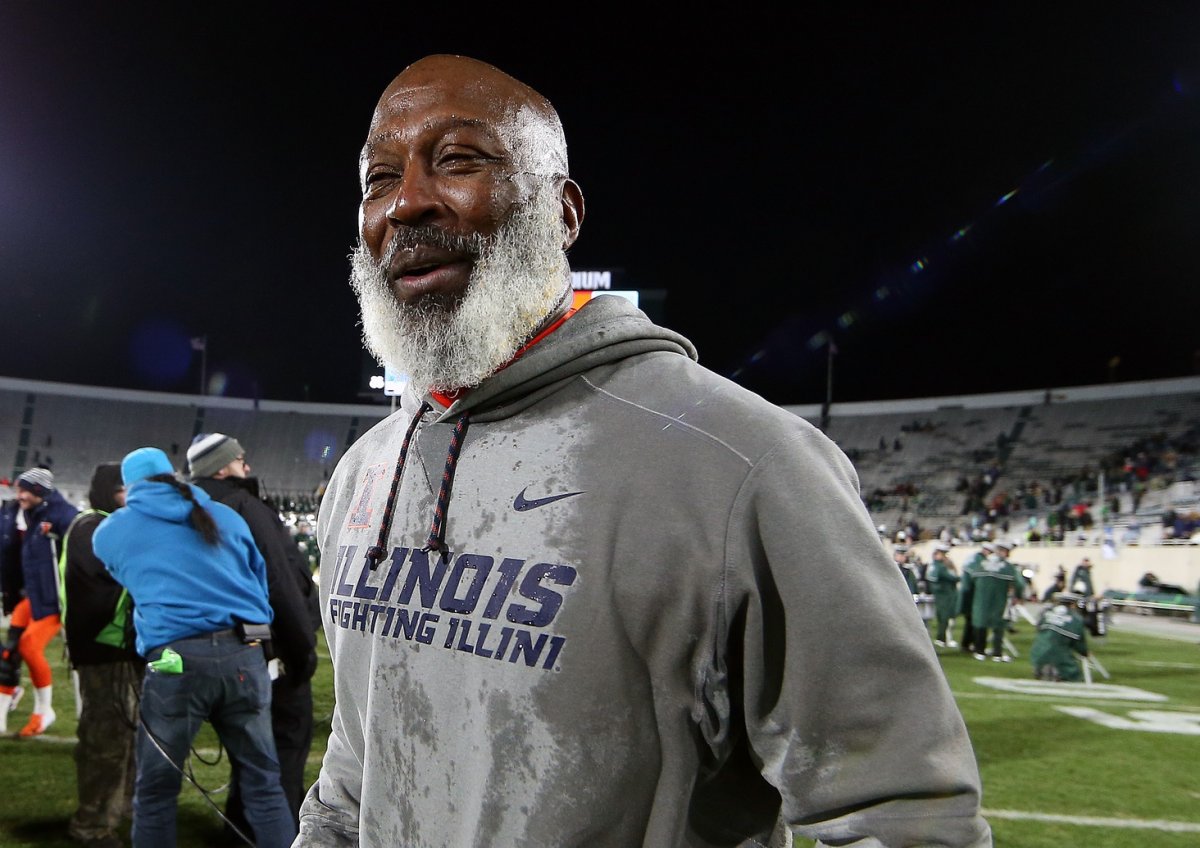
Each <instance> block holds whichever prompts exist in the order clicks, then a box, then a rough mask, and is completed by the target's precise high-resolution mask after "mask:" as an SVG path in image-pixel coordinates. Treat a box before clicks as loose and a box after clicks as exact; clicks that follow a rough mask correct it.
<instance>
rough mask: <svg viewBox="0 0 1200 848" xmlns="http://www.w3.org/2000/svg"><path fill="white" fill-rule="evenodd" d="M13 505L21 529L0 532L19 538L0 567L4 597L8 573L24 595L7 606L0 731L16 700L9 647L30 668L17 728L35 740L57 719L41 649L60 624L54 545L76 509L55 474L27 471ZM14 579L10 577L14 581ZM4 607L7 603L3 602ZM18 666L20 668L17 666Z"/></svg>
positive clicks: (57, 542)
mask: <svg viewBox="0 0 1200 848" xmlns="http://www.w3.org/2000/svg"><path fill="white" fill-rule="evenodd" d="M17 503H18V504H19V505H20V508H21V509H20V516H19V519H18V516H16V515H13V516H11V520H12V521H14V522H16V521H18V520H19V521H21V522H23V524H24V529H17V530H15V531H13V530H8V529H5V530H3V531H0V537H4V538H13V537H14V536H15V535H19V536H20V538H21V542H20V544H19V545H10V546H9V548H8V549H7V550H5V551H4V556H5V558H6V562H5V563H4V565H3V566H2V570H3V572H4V574H5V575H6V577H5V586H6V588H5V593H6V595H7V594H8V592H9V589H8V588H7V586H8V585H9V584H10V579H9V577H8V575H15V574H16V573H17V572H18V571H19V573H20V575H21V576H20V580H21V583H22V586H23V593H24V596H23V597H21V598H20V599H19V600H18V601H16V603H15V604H14V606H13V607H12V618H11V619H10V621H9V629H8V643H7V644H6V646H5V648H4V657H3V659H0V662H3V664H4V670H3V672H0V674H3V676H2V677H0V730H7V723H8V712H9V707H10V705H11V704H12V703H13V701H14V700H15V698H16V697H17V696H18V693H17V686H18V681H17V680H16V674H15V672H12V671H10V669H11V668H12V666H13V665H14V664H15V656H14V652H13V648H14V646H15V649H16V654H17V655H19V656H20V658H21V660H23V661H24V662H25V665H27V666H28V667H29V679H30V680H31V681H32V682H33V687H34V688H33V699H34V700H33V713H32V714H31V715H30V716H29V721H28V723H27V724H26V725H25V726H24V727H23V728H21V732H20V735H21V736H39V735H41V734H42V733H45V732H46V729H47V728H49V727H50V725H52V724H53V723H54V719H55V717H56V715H55V712H54V705H53V703H52V698H51V695H52V693H53V685H52V684H53V675H52V674H51V671H50V663H49V662H47V661H46V646H47V645H48V644H50V640H51V639H53V638H54V636H55V634H56V633H58V631H59V629H60V627H61V626H62V623H61V619H60V618H59V614H58V613H59V609H58V577H57V575H58V544H59V541H60V540H61V539H62V538H63V536H64V535H66V532H67V528H68V527H69V526H70V524H71V520H72V519H73V518H74V517H75V515H76V513H78V512H79V510H77V509H75V507H73V506H71V505H70V504H69V503H67V501H66V499H65V498H63V496H62V494H60V493H59V492H58V491H56V490H55V488H54V475H53V474H51V473H50V471H49V470H48V469H45V468H31V469H29V470H28V471H26V472H25V473H23V474H22V475H21V476H20V477H18V478H17ZM14 579H15V578H14ZM5 608H6V609H7V608H8V602H7V600H6V602H5ZM18 667H19V666H18Z"/></svg>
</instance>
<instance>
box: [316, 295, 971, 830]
mask: <svg viewBox="0 0 1200 848" xmlns="http://www.w3.org/2000/svg"><path fill="white" fill-rule="evenodd" d="M695 359H696V354H695V350H694V349H693V347H692V345H691V344H690V343H689V342H688V341H687V340H686V339H684V338H683V337H681V336H679V335H677V334H676V333H673V332H671V331H670V330H667V329H664V328H662V327H658V326H655V325H654V324H652V323H651V322H650V321H649V320H648V319H647V318H646V316H645V315H643V314H642V313H641V312H640V311H638V310H637V309H635V308H634V307H633V306H632V305H630V304H628V303H627V302H626V301H624V300H621V299H619V298H615V297H599V298H595V299H593V300H592V301H590V302H589V303H588V304H587V305H585V306H584V307H583V308H582V309H580V310H579V312H578V313H576V314H575V315H574V317H572V318H570V319H569V320H568V321H566V323H565V324H563V325H562V326H561V327H560V328H559V329H558V330H556V331H555V332H554V333H552V334H551V335H550V336H548V337H547V338H545V339H544V340H542V341H541V342H539V343H538V344H536V345H535V346H534V347H532V348H531V349H530V350H529V351H528V352H527V353H525V354H524V356H522V357H521V358H520V359H518V360H516V361H515V362H513V363H512V364H510V365H509V366H508V367H507V368H505V369H503V370H502V371H500V372H498V373H496V374H494V375H493V376H491V377H490V378H488V379H487V380H485V381H484V382H483V383H482V384H481V385H480V386H478V387H476V388H475V389H473V390H471V391H469V392H467V393H465V395H463V396H462V397H460V398H459V399H458V400H457V401H455V402H454V403H453V405H452V406H450V407H449V409H446V410H444V411H441V410H440V408H439V407H434V408H433V410H432V411H428V410H427V407H425V406H424V405H423V401H425V400H426V399H422V398H419V397H414V396H412V395H411V394H409V395H406V396H405V397H403V398H402V402H401V409H400V410H399V411H398V412H396V413H394V414H393V415H391V416H390V417H388V418H387V419H385V420H384V421H382V422H381V423H380V424H378V425H377V426H375V427H374V428H372V430H371V431H370V432H368V433H366V434H365V435H364V436H363V437H361V438H360V439H359V440H358V441H357V442H356V443H355V444H354V445H353V446H352V447H351V448H350V450H349V451H348V452H347V453H346V455H345V457H344V458H343V459H342V460H341V461H340V462H339V464H338V467H337V469H336V471H335V472H334V474H333V476H332V478H331V480H330V483H329V486H328V488H327V490H326V494H325V497H324V499H323V501H322V504H321V511H320V517H319V520H318V538H319V540H320V543H321V563H322V567H321V600H322V605H323V615H324V626H325V632H326V636H327V639H328V643H329V648H330V652H331V655H332V659H333V665H334V688H335V698H336V709H335V713H334V716H333V727H332V734H331V735H330V737H329V743H328V748H327V750H326V754H325V759H324V763H323V766H322V769H321V774H320V777H319V778H318V780H317V783H316V784H315V785H314V786H313V788H312V789H311V790H310V792H309V795H308V798H307V799H306V801H305V804H304V807H303V810H302V813H301V831H300V836H299V838H298V840H297V842H296V843H295V844H296V845H297V846H323V848H324V846H351V845H354V846H358V845H361V846H362V848H382V847H383V846H390V845H406V846H409V848H430V846H447V845H512V846H555V848H582V846H588V848H632V846H643V848H673V847H674V848H679V847H681V846H718V845H724V846H732V845H739V844H745V845H749V844H757V843H751V841H750V840H757V841H758V842H765V841H766V840H767V838H768V835H769V834H770V833H771V832H772V830H773V828H774V826H775V824H776V823H777V820H778V819H779V818H780V817H782V818H783V819H784V820H786V822H787V823H788V824H789V825H790V826H791V827H792V828H793V829H794V830H795V832H796V833H797V834H799V835H803V836H807V837H810V838H824V839H828V840H829V841H830V842H831V843H832V844H838V845H851V844H855V845H863V846H867V845H916V844H937V845H943V846H984V845H990V844H991V842H990V836H989V829H988V826H987V824H986V822H984V820H983V819H982V818H980V815H979V794H980V786H979V775H978V771H977V768H976V764H975V759H974V754H973V752H972V749H971V745H970V741H969V739H968V737H967V733H966V729H965V726H964V724H963V721H962V718H961V715H960V714H959V712H958V709H957V707H956V706H955V703H954V700H953V698H952V697H951V694H950V691H949V688H948V686H947V684H946V680H945V677H944V676H943V674H942V672H941V670H940V667H939V665H938V662H937V658H936V657H935V655H934V652H933V648H932V645H931V643H930V640H929V637H928V634H927V632H926V630H925V627H924V625H923V624H922V622H921V620H920V617H919V615H918V613H917V610H916V608H915V606H914V604H913V602H912V597H911V595H910V593H909V592H908V590H907V588H906V587H905V584H904V579H903V578H902V577H901V575H900V574H899V573H898V570H897V569H896V566H895V565H894V564H893V563H892V562H891V561H890V560H889V558H888V555H887V553H886V552H885V550H884V548H883V546H882V545H881V544H880V543H879V538H878V535H877V533H876V531H875V528H874V526H873V524H872V522H871V520H870V517H869V515H868V513H867V511H866V509H865V507H864V505H863V502H862V500H861V498H860V497H859V491H858V481H857V478H856V475H855V472H854V468H853V467H852V466H851V464H850V462H849V461H848V460H847V459H846V457H845V456H844V455H843V454H842V452H841V451H840V450H838V448H837V447H836V446H835V445H834V444H833V443H832V442H831V441H830V440H829V439H827V438H826V437H825V436H824V435H823V434H822V433H821V432H820V431H818V430H817V429H816V428H814V427H813V426H811V425H809V424H808V423H807V422H805V421H804V420H803V419H801V418H800V417H798V416H796V415H793V414H791V413H789V412H787V411H785V410H783V409H780V408H779V407H777V406H774V405H772V404H770V403H768V402H767V401H765V400H763V399H762V398H761V397H759V396H757V395H755V394H752V393H751V392H749V391H746V390H745V389H743V388H741V387H739V386H737V385H735V384H734V383H732V382H730V381H728V380H726V379H724V378H721V377H719V376H718V375H716V374H714V373H713V372H711V371H709V370H707V369H705V368H703V367H701V366H700V365H698V364H697V363H696V361H695ZM381 538H382V544H381V545H380V544H379V541H380V539H381ZM377 546H378V547H379V548H381V550H376V551H372V548H376V547H377ZM377 554H381V556H380V557H379V559H378V560H374V561H375V562H377V564H376V566H375V567H374V568H372V567H371V565H372V561H373V558H372V555H377ZM866 622H869V623H870V626H869V627H867V626H864V623H866Z"/></svg>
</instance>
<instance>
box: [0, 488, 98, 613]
mask: <svg viewBox="0 0 1200 848" xmlns="http://www.w3.org/2000/svg"><path fill="white" fill-rule="evenodd" d="M23 512H24V515H23V519H24V521H25V532H24V534H23V535H21V534H20V533H19V532H18V531H17V528H16V523H15V522H16V512H15V511H13V512H12V514H11V516H8V515H7V513H6V515H5V518H4V524H5V529H4V530H0V536H3V537H4V538H5V539H7V540H9V541H8V544H3V543H2V542H0V547H2V550H3V554H4V556H5V559H6V562H5V565H4V568H3V571H4V574H5V575H6V577H5V580H6V583H7V582H8V581H10V580H11V579H12V578H11V576H12V575H13V574H14V572H16V571H18V570H19V572H20V575H21V582H22V583H23V586H24V591H25V597H27V598H29V606H30V612H31V614H32V615H33V618H34V620H35V621H36V620H37V619H39V618H45V617H46V616H48V615H58V579H57V577H56V575H57V573H58V548H59V546H60V545H61V544H62V539H63V537H64V536H65V535H66V534H67V528H68V527H70V526H71V520H72V519H73V518H75V516H76V514H78V512H79V510H77V509H76V508H75V507H73V506H71V504H69V503H68V502H67V499H66V498H64V497H63V496H62V493H61V492H59V491H58V490H57V489H54V490H51V491H49V492H47V493H46V495H45V497H43V498H42V502H41V503H40V504H38V505H37V506H35V507H34V508H33V509H27V510H23ZM9 524H11V525H12V527H11V528H9V527H8V525H9ZM17 537H20V543H19V544H13V543H12V541H11V540H12V539H15V538H17ZM18 559H19V564H18V562H17V560H18ZM4 591H5V595H6V596H7V595H8V593H9V589H8V588H7V586H6V588H5V590H4ZM7 603H8V601H7V599H6V602H5V605H6V606H7Z"/></svg>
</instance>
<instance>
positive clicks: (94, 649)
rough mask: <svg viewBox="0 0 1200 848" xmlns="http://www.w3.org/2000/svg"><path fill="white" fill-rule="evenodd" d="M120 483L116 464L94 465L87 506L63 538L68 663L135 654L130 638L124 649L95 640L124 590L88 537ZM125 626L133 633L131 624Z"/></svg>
mask: <svg viewBox="0 0 1200 848" xmlns="http://www.w3.org/2000/svg"><path fill="white" fill-rule="evenodd" d="M121 485H122V483H121V464H120V463H119V462H108V463H104V464H102V465H98V466H96V470H95V471H94V472H93V474H92V483H91V487H90V489H89V490H88V503H89V504H90V506H91V508H90V509H87V510H84V511H83V512H81V513H79V515H77V516H76V517H75V520H74V521H73V522H71V528H70V530H69V531H68V532H67V535H66V539H65V542H64V547H65V551H64V554H65V556H64V563H63V565H64V568H63V585H64V590H65V592H66V599H67V604H66V615H65V618H66V621H65V623H64V627H65V629H66V636H67V650H68V651H69V652H70V657H71V664H72V665H76V666H80V665H98V664H100V663H113V662H121V661H123V660H136V659H137V658H138V654H137V652H136V651H135V650H134V648H133V643H132V642H130V643H129V644H128V645H127V646H126V647H118V646H116V645H110V644H105V643H103V642H97V641H96V637H97V636H99V635H100V632H101V631H102V630H104V629H105V628H106V627H107V626H108V625H109V624H110V623H111V622H112V620H113V615H114V612H115V610H116V607H117V601H118V600H119V599H120V597H121V593H122V592H123V591H124V589H123V587H122V586H121V584H120V583H118V582H117V581H116V580H114V579H113V577H112V575H111V574H109V573H108V569H107V568H105V567H104V563H102V562H101V561H100V559H99V558H98V557H97V556H96V553H95V551H93V550H92V537H93V535H94V534H95V532H96V528H97V527H99V526H100V522H102V521H104V520H105V519H106V518H107V517H108V516H109V515H110V514H111V513H113V512H115V511H116V510H117V508H118V503H117V497H116V493H117V490H118V489H120V487H121ZM129 629H130V632H132V627H130V628H129Z"/></svg>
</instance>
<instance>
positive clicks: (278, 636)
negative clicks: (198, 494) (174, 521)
mask: <svg viewBox="0 0 1200 848" xmlns="http://www.w3.org/2000/svg"><path fill="white" fill-rule="evenodd" d="M192 484H193V485H195V486H196V487H198V488H200V489H203V490H204V491H206V492H208V494H209V495H211V496H212V498H213V499H214V500H216V501H218V502H219V503H223V504H225V505H226V506H228V507H230V508H232V509H233V510H234V511H236V512H237V514H238V515H240V516H241V517H242V518H243V519H245V521H246V524H247V525H248V526H249V527H250V533H251V535H252V536H254V543H255V544H256V545H258V550H259V552H260V553H261V554H262V555H263V559H264V560H265V561H266V564H267V586H268V590H269V596H270V601H271V609H273V610H274V611H275V620H274V621H272V622H271V646H272V648H273V649H274V651H275V655H276V656H278V657H279V658H280V660H282V661H283V665H284V668H285V669H286V674H285V675H284V677H283V679H284V680H290V681H293V682H296V683H301V682H303V681H305V680H308V679H309V678H311V677H312V675H313V671H314V670H315V669H316V666H317V655H316V645H317V635H316V633H317V628H319V627H320V626H321V618H320V616H321V613H320V610H319V609H318V608H317V590H316V586H315V585H314V584H313V581H312V572H311V571H309V569H308V565H307V561H306V560H305V558H304V555H303V554H302V553H301V552H300V549H299V548H297V547H296V543H295V541H293V539H292V537H291V534H289V533H288V531H287V528H286V527H284V526H283V522H282V521H281V520H280V519H279V513H277V512H276V511H275V510H274V509H273V508H272V507H271V506H269V505H268V504H267V503H266V502H265V501H263V499H262V498H261V497H259V494H258V480H256V479H255V478H253V477H246V478H242V477H222V478H221V479H219V480H218V479H217V478H215V477H197V478H195V479H194V480H192Z"/></svg>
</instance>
